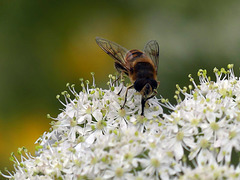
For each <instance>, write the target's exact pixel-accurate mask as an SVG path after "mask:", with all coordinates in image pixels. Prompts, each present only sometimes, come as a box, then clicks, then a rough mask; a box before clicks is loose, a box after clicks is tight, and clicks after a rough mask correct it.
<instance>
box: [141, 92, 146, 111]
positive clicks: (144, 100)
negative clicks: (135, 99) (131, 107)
mask: <svg viewBox="0 0 240 180" xmlns="http://www.w3.org/2000/svg"><path fill="white" fill-rule="evenodd" d="M145 103H146V99H145V98H144V97H143V96H142V100H141V105H142V112H141V116H144V107H145Z"/></svg>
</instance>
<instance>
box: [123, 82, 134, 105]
mask: <svg viewBox="0 0 240 180" xmlns="http://www.w3.org/2000/svg"><path fill="white" fill-rule="evenodd" d="M133 86H134V85H130V86H128V87H127V90H126V92H125V99H124V103H123V105H122V107H121V109H123V108H124V106H125V104H126V102H127V93H128V90H129V89H130V88H133Z"/></svg>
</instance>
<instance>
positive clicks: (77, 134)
mask: <svg viewBox="0 0 240 180" xmlns="http://www.w3.org/2000/svg"><path fill="white" fill-rule="evenodd" d="M214 73H215V75H216V81H211V80H210V78H209V77H207V72H206V70H199V72H198V76H199V79H200V85H197V83H196V82H195V81H194V80H193V78H192V76H191V75H189V78H190V81H191V82H192V85H190V86H189V87H188V88H187V87H184V88H180V87H179V86H177V91H176V95H175V96H174V97H175V99H176V100H177V105H172V104H170V103H169V102H168V100H167V99H163V98H162V99H161V100H160V101H161V103H160V102H159V99H157V98H156V97H154V98H152V99H149V100H148V102H147V104H146V111H145V116H144V117H143V116H141V115H140V114H141V95H140V94H138V93H136V91H135V90H129V92H128V100H127V103H126V105H125V107H124V109H121V105H122V103H123V101H124V92H125V90H126V87H125V86H124V85H123V83H122V82H118V81H114V80H115V79H116V78H115V77H114V76H112V75H111V76H109V77H110V81H109V83H108V84H109V89H101V88H97V87H96V85H95V81H94V79H93V84H92V85H90V82H89V81H86V82H85V83H84V82H83V80H82V79H81V86H82V91H81V92H79V93H77V92H76V90H75V89H74V85H69V84H67V88H68V91H69V92H70V93H69V92H67V91H64V92H63V93H62V97H63V98H64V101H62V100H61V99H62V98H61V97H60V96H57V99H58V100H59V101H60V102H61V103H62V104H63V106H64V109H63V110H62V112H61V113H60V114H59V115H58V117H57V118H52V119H53V120H54V121H53V122H52V123H51V125H52V127H51V129H50V131H49V132H45V133H44V134H43V135H42V136H41V137H40V138H39V139H38V140H37V143H38V144H39V145H38V146H37V147H36V156H31V155H30V154H29V153H28V152H27V151H26V149H25V148H23V149H20V150H19V154H20V155H21V160H20V161H19V160H18V159H17V158H16V157H15V155H12V156H11V160H12V161H13V162H14V163H15V164H14V166H15V171H14V172H8V175H5V174H2V175H3V176H4V177H5V178H9V179H17V180H18V179H19V180H21V179H36V180H38V179H76V180H77V179H239V178H240V177H239V174H240V172H239V163H238V161H237V162H234V161H233V159H234V158H233V156H235V155H237V154H239V151H240V130H239V129H240V109H239V108H240V106H239V104H240V81H239V77H236V76H235V75H234V72H233V65H229V66H228V69H227V70H225V69H224V68H222V69H221V70H218V69H216V68H215V69H214ZM121 88H123V89H122V91H121V94H120V95H118V92H119V91H120V89H121ZM70 94H71V95H70ZM72 95H73V96H74V97H73V98H71V96H72ZM161 106H166V107H168V108H169V109H170V110H172V112H171V113H170V114H165V113H163V110H162V107H161ZM49 117H50V115H49ZM235 158H236V157H235Z"/></svg>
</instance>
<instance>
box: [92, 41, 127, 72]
mask: <svg viewBox="0 0 240 180" xmlns="http://www.w3.org/2000/svg"><path fill="white" fill-rule="evenodd" d="M96 42H97V44H98V45H99V47H100V48H102V50H103V51H104V52H106V53H107V54H108V55H109V56H111V57H112V58H113V59H114V60H115V67H116V69H117V70H118V71H120V72H124V73H125V74H128V71H129V67H127V65H126V62H125V55H126V54H127V52H128V50H127V49H126V48H124V47H122V46H120V45H119V44H117V43H115V42H112V41H109V40H107V39H103V38H100V37H96Z"/></svg>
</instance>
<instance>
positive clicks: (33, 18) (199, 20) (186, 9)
mask: <svg viewBox="0 0 240 180" xmlns="http://www.w3.org/2000/svg"><path fill="white" fill-rule="evenodd" d="M239 17H240V2H239V1H236V0H230V1H228V2H226V1H223V0H220V1H219V0H218V1H217V0H213V1H191V0H183V1H177V0H173V1H157V0H155V1H143V0H140V1H137V0H128V1H127V0H113V1H27V0H12V1H8V0H5V1H1V2H0V84H1V88H0V146H1V150H0V162H1V164H0V168H1V169H3V167H4V166H7V165H8V164H9V162H8V158H7V157H9V155H10V152H11V151H15V152H16V149H17V147H19V146H26V147H27V148H29V149H30V150H31V151H32V152H34V145H33V143H34V141H35V140H36V139H37V138H38V136H39V135H40V134H41V133H43V132H44V131H45V130H47V129H48V127H49V126H48V123H49V120H48V119H46V118H45V116H46V114H47V113H51V114H52V116H56V115H57V114H58V113H59V110H58V109H59V108H61V105H60V104H59V103H58V102H57V100H56V99H55V95H56V94H59V93H60V92H61V91H63V90H65V89H66V88H65V84H66V83H67V82H71V83H76V84H79V81H78V79H79V78H80V77H83V78H84V79H90V78H91V76H90V72H92V71H93V72H95V74H96V76H95V77H96V82H97V85H98V86H100V87H106V82H107V79H108V78H107V77H108V74H109V73H114V72H115V70H114V69H113V60H111V58H110V57H108V56H107V55H106V54H105V53H104V52H103V51H102V50H101V49H100V48H99V47H98V46H97V45H96V43H95V40H94V39H95V37H96V36H101V37H104V38H106V39H109V40H112V41H115V42H117V43H119V44H121V45H122V46H124V47H126V48H129V49H131V48H138V49H142V48H143V46H144V44H145V43H146V42H147V41H148V40H150V39H156V40H157V41H158V42H159V44H160V65H159V73H158V75H159V80H160V81H161V85H160V87H159V93H160V94H161V95H162V96H164V97H165V98H170V99H171V101H172V102H173V103H174V101H173V100H172V97H173V94H174V91H175V84H176V83H179V84H180V85H182V86H183V85H188V84H189V83H188V82H186V81H185V82H184V81H182V79H184V80H185V79H186V76H187V75H188V74H189V73H191V74H193V77H196V75H195V74H196V72H197V70H198V69H199V68H204V69H208V70H209V71H211V69H213V67H215V66H217V67H225V66H226V65H227V64H229V63H234V64H235V68H238V67H239V59H240V23H239ZM236 72H237V71H236ZM78 87H80V86H77V88H78Z"/></svg>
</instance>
